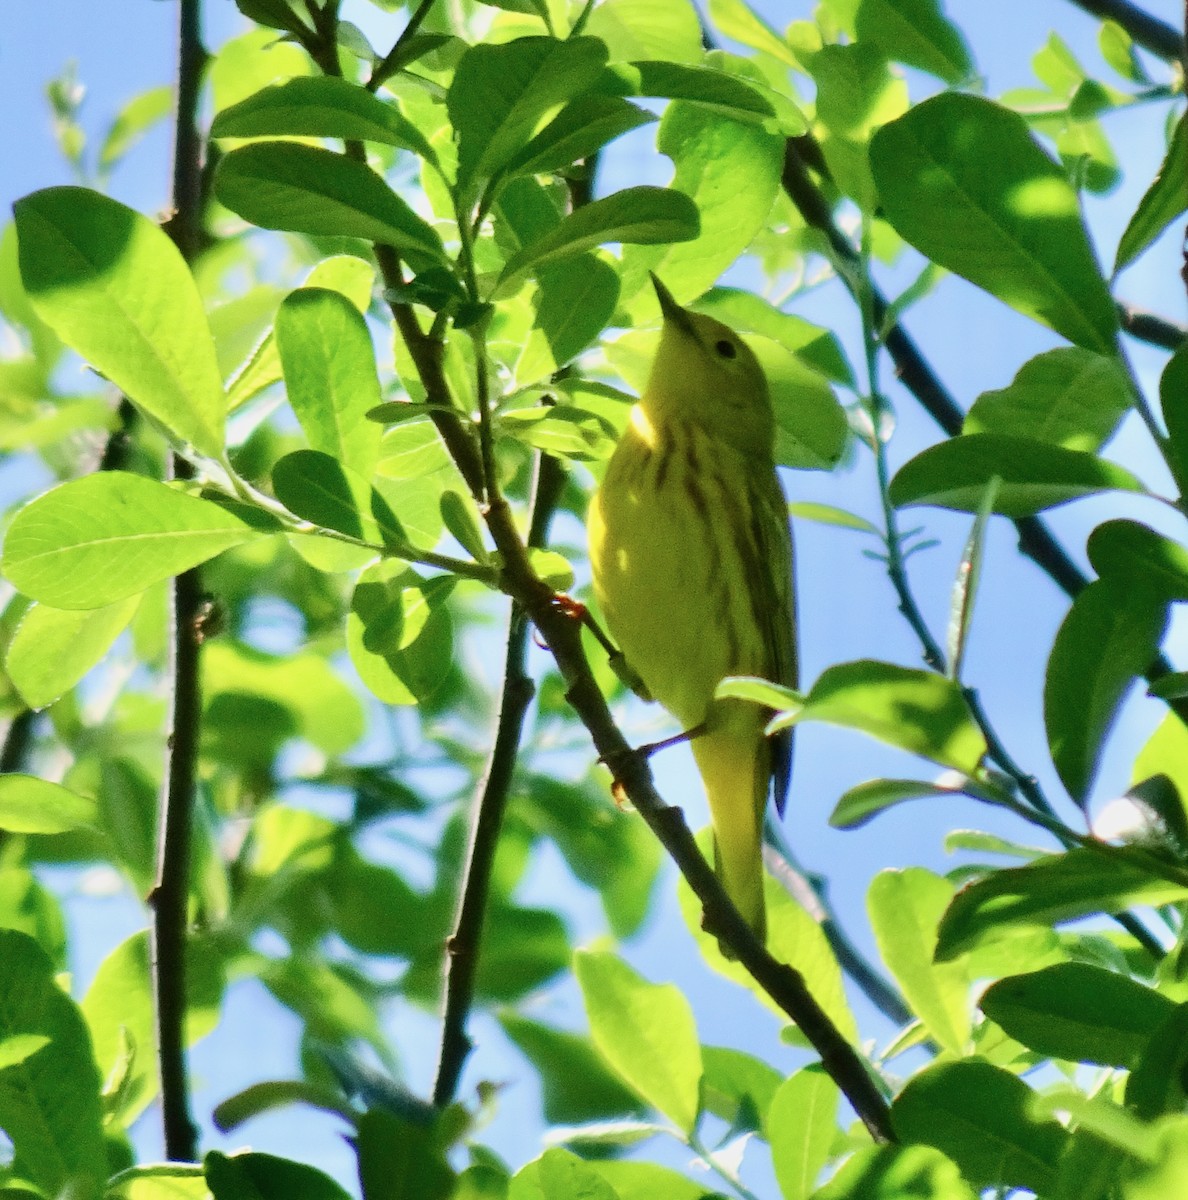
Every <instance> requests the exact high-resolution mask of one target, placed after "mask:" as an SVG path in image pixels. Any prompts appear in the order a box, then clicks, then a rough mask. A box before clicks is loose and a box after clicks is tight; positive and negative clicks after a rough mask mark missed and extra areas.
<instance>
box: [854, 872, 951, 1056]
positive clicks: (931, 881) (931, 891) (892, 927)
mask: <svg viewBox="0 0 1188 1200" xmlns="http://www.w3.org/2000/svg"><path fill="white" fill-rule="evenodd" d="M952 897H953V885H952V884H951V883H949V881H948V880H947V879H942V878H941V877H940V876H939V875H934V874H933V873H932V872H931V871H926V870H925V869H924V868H923V867H910V868H908V869H907V870H902V871H881V872H880V873H879V874H878V875H876V876H875V878H874V880H873V882H872V883H871V885H870V890H869V892H868V893H867V896H866V910H867V914H868V915H869V917H870V923H871V927H872V928H873V930H874V935H875V941H876V942H877V943H878V947H879V954H880V956H881V957H882V960H883V962H885V963H886V964H887V967H888V968H889V969H890V971H891V973H892V974H893V975H894V976H895V978H896V980H897V982H898V983H899V986H900V988H901V989H902V990H903V994H904V997H905V998H906V1000H907V1002H908V1004H910V1005H911V1008H912V1011H913V1012H914V1013H915V1014H916V1016H917V1017H919V1019H920V1021H921V1022H922V1023H923V1025H924V1028H925V1029H926V1030H927V1031H928V1033H929V1036H930V1037H932V1038H933V1040H934V1041H936V1042H937V1044H938V1045H939V1046H940V1047H941V1049H942V1050H947V1051H948V1052H949V1053H950V1054H953V1055H954V1056H956V1057H960V1056H961V1055H963V1054H966V1053H968V1051H969V1039H970V1033H971V1029H970V1014H969V999H968V997H969V985H970V979H969V972H968V971H967V969H966V966H965V964H964V963H958V962H939V963H938V962H934V961H933V955H934V953H935V951H936V931H937V925H938V923H939V922H940V919H941V916H942V915H943V913H944V911H945V909H946V907H947V906H948V904H949V902H950V900H951V899H952Z"/></svg>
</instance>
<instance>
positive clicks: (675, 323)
mask: <svg viewBox="0 0 1188 1200" xmlns="http://www.w3.org/2000/svg"><path fill="white" fill-rule="evenodd" d="M652 285H653V286H654V287H655V289H656V295H657V297H658V298H659V300H660V311H661V313H662V314H663V316H664V326H663V329H662V330H661V333H660V347H659V349H658V350H657V351H656V359H655V362H654V363H653V364H652V373H651V375H650V376H649V379H648V385H647V387H646V388H645V389H644V408H645V410H647V411H648V415H649V416H650V417H651V418H652V419H653V420H654V421H655V420H659V421H662V422H663V421H695V422H697V423H698V424H699V425H701V426H702V427H703V428H704V429H706V431H707V432H709V433H710V434H711V435H712V436H713V437H715V438H720V439H722V440H723V441H725V442H727V443H729V444H731V445H733V446H736V447H737V448H739V449H742V450H745V451H748V452H753V453H763V454H766V455H767V456H768V457H770V455H771V450H772V443H773V441H774V438H775V420H774V418H773V416H772V410H771V400H770V398H769V395H768V390H767V379H766V377H765V376H764V374H763V368H762V367H761V366H760V365H759V360H758V359H757V358H756V357H755V352H754V351H753V350H752V349H751V347H750V346H748V345H747V343H746V342H744V341H743V339H742V338H741V337H740V336H739V335H738V334H737V333H735V332H734V330H733V329H731V328H730V327H729V326H728V325H723V324H722V322H721V321H717V320H715V319H714V318H713V317H707V316H705V315H703V314H702V313H695V312H690V311H689V310H688V309H687V308H682V307H681V306H680V305H679V304H678V303H677V302H676V301H675V300H674V299H673V297H672V293H671V292H670V291H669V290H668V288H666V287H665V286H664V284H663V283H661V282H660V280H659V279H657V278H656V276H655V275H653V276H652Z"/></svg>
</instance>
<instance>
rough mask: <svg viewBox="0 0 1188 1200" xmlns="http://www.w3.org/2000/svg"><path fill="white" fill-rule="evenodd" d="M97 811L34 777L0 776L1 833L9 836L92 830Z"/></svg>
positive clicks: (85, 800)
mask: <svg viewBox="0 0 1188 1200" xmlns="http://www.w3.org/2000/svg"><path fill="white" fill-rule="evenodd" d="M98 816H99V809H98V806H97V805H96V803H95V801H94V800H93V799H91V798H90V797H89V796H80V795H78V793H77V792H72V791H71V790H70V789H69V788H64V787H63V786H62V785H61V784H60V783H51V782H50V781H49V780H48V779H39V778H38V777H37V776H35V775H16V774H13V775H0V829H3V830H5V831H6V832H8V833H66V832H67V831H68V830H71V829H79V828H83V827H86V826H95V825H96V824H97V821H98Z"/></svg>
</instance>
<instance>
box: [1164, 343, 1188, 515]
mask: <svg viewBox="0 0 1188 1200" xmlns="http://www.w3.org/2000/svg"><path fill="white" fill-rule="evenodd" d="M1185 396H1188V342H1185V343H1184V344H1182V345H1181V346H1180V347H1179V349H1178V350H1177V351H1176V352H1175V353H1174V354H1173V355H1172V356H1171V358H1170V359H1169V360H1168V364H1167V366H1166V367H1164V368H1163V374H1162V375H1161V376H1160V377H1159V407H1160V408H1161V409H1162V411H1163V420H1164V423H1165V424H1166V425H1167V440H1168V453H1167V460H1168V466H1169V467H1170V468H1171V471H1172V474H1173V475H1174V476H1175V479H1176V483H1177V485H1178V486H1179V488H1180V492H1181V494H1183V493H1185V492H1188V404H1185V403H1184V397H1185Z"/></svg>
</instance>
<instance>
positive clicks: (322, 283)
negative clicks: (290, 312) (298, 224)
mask: <svg viewBox="0 0 1188 1200" xmlns="http://www.w3.org/2000/svg"><path fill="white" fill-rule="evenodd" d="M374 282H375V268H374V267H373V266H372V265H371V263H369V262H365V261H364V260H363V259H361V258H356V257H354V255H350V254H338V255H334V256H333V257H331V258H324V259H322V261H321V262H319V263H318V265H317V266H316V267H314V269H313V270H312V271H310V273H309V275H308V276H307V277H306V280H305V282H304V283H303V284H302V285H301V286H302V287H308V288H314V287H317V288H327V289H329V290H331V291H335V292H339V293H341V294H342V295H344V296H346V298H347V299H348V300H349V301H350V302H351V303H352V304H353V305H354V306H355V308H357V309H358V310H359V312H360V313H365V312H366V311H367V306H368V304H370V302H371V289H372V285H373V284H374ZM280 379H281V361H280V355H279V354H278V353H277V348H276V333H275V330H270V331H269V332H268V333H267V334H266V335H265V336H264V337H263V338H262V339H261V340H260V342H259V343H258V345H257V346H256V348H255V350H253V351H252V354H251V356H250V357H249V358H248V360H247V361H246V362H245V363H243V364H242V365H241V366H240V367H239V369H238V370H237V371H236V372H235V374H234V376H233V377H232V378H231V379H230V381H229V382H228V385H227V398H228V402H229V406H230V408H231V409H232V410H234V409H236V408H238V407H239V406H240V405H242V404H246V403H247V402H248V401H249V400H251V399H252V398H253V397H254V396H258V395H259V394H260V393H261V392H262V391H263V390H264V389H265V388H267V387H270V386H271V385H272V384H274V383H276V382H278V381H279V380H280Z"/></svg>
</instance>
